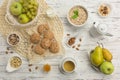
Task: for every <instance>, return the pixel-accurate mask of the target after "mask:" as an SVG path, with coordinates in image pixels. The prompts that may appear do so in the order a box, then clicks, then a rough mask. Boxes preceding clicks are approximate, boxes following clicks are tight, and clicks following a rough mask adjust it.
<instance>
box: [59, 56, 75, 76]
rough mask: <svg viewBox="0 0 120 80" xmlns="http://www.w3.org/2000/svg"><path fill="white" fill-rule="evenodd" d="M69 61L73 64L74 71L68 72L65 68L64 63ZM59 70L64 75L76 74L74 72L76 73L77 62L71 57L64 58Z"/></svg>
mask: <svg viewBox="0 0 120 80" xmlns="http://www.w3.org/2000/svg"><path fill="white" fill-rule="evenodd" d="M67 61H71V62H73V64H74V69H73V70H72V71H66V70H65V68H64V63H65V62H67ZM59 69H60V71H61V72H62V73H64V74H71V73H74V72H75V71H76V61H75V60H74V59H73V58H71V57H66V58H64V59H63V60H62V61H61V63H60V65H59Z"/></svg>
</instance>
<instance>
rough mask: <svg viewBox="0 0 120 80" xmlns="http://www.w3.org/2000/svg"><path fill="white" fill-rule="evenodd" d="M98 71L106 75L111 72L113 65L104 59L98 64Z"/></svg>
mask: <svg viewBox="0 0 120 80" xmlns="http://www.w3.org/2000/svg"><path fill="white" fill-rule="evenodd" d="M100 71H101V72H103V73H104V74H107V75H109V74H112V73H113V71H114V66H113V64H112V63H111V62H108V61H105V62H103V63H102V64H101V65H100Z"/></svg>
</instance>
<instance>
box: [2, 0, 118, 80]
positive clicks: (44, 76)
mask: <svg viewBox="0 0 120 80" xmlns="http://www.w3.org/2000/svg"><path fill="white" fill-rule="evenodd" d="M1 1H2V0H0V2H1ZM46 2H47V3H48V4H49V5H50V6H51V7H52V8H53V9H54V10H55V11H56V12H57V13H58V16H59V17H60V18H61V20H62V22H63V24H64V29H65V32H64V37H66V34H69V33H70V34H71V33H72V34H74V33H75V32H76V30H78V28H74V27H73V26H71V25H70V24H69V23H68V21H67V18H66V14H67V11H68V9H69V8H70V7H72V6H73V5H78V4H80V5H83V6H85V7H86V8H87V10H88V12H89V22H88V24H87V25H86V27H85V28H82V29H79V31H80V32H81V31H83V30H84V33H83V34H81V36H82V38H83V42H82V43H81V47H80V50H79V51H76V50H74V49H72V48H69V47H65V50H66V54H65V56H72V57H74V58H75V59H76V60H77V63H78V67H77V71H76V73H74V74H73V75H64V74H62V73H61V72H60V71H59V69H58V64H59V61H60V60H61V59H60V58H54V59H46V60H44V61H42V62H41V64H36V65H34V66H31V67H29V66H28V62H27V60H26V59H23V61H24V62H23V66H22V68H21V69H20V70H18V71H15V72H13V73H7V72H6V70H5V67H6V65H7V60H8V58H9V56H10V55H12V54H16V53H15V52H13V53H11V51H12V50H11V49H10V50H9V53H8V54H6V51H7V50H6V48H7V47H9V46H8V45H7V43H6V40H4V39H3V38H2V36H0V80H25V78H27V77H30V78H31V79H32V80H120V52H119V51H120V0H46ZM101 2H109V4H110V5H111V6H112V13H111V15H110V16H109V17H108V18H101V17H100V16H98V14H97V7H98V5H99V4H100V3H101ZM94 21H100V22H101V23H106V24H108V25H109V28H110V30H109V31H110V33H112V34H113V35H114V36H113V37H105V39H103V40H102V42H103V43H104V45H105V46H106V48H108V49H109V50H110V51H111V52H112V54H113V60H112V62H113V64H114V66H115V71H114V73H113V74H112V75H104V74H102V73H100V72H97V71H95V70H94V69H93V68H92V67H91V66H90V62H89V59H88V56H87V49H88V48H89V47H95V45H96V42H97V40H98V39H93V38H92V37H90V35H89V34H88V30H89V27H90V26H91V25H92V23H93V22H94ZM63 45H64V46H65V40H63ZM44 63H49V64H51V65H52V70H51V72H50V73H43V72H42V66H43V64H44ZM36 66H38V67H39V68H38V70H35V67H36ZM28 69H31V70H32V71H31V72H30V71H29V70H28ZM28 80H30V79H28Z"/></svg>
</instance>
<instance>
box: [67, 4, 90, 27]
mask: <svg viewBox="0 0 120 80" xmlns="http://www.w3.org/2000/svg"><path fill="white" fill-rule="evenodd" d="M77 6H78V7H81V8H83V9H84V10H85V11H86V14H87V19H86V21H85V22H84V23H83V24H80V25H77V24H74V23H72V22H71V20H70V17H69V12H70V10H71V9H72V8H74V7H77ZM72 8H70V9H69V11H68V13H67V19H68V22H69V23H70V24H71V25H73V26H75V27H82V26H85V24H86V23H87V21H88V11H87V9H86V8H85V7H83V6H81V5H76V6H73V7H72Z"/></svg>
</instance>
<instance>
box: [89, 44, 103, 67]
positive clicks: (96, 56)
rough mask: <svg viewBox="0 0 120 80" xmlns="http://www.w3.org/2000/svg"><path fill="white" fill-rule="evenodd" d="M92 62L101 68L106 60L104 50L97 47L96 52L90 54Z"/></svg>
mask: <svg viewBox="0 0 120 80" xmlns="http://www.w3.org/2000/svg"><path fill="white" fill-rule="evenodd" d="M90 61H91V63H92V64H93V65H94V66H96V67H99V66H100V65H101V64H102V63H103V61H104V58H103V54H102V48H101V47H100V46H97V47H96V48H95V49H94V51H92V53H91V54H90Z"/></svg>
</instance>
